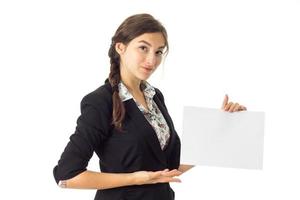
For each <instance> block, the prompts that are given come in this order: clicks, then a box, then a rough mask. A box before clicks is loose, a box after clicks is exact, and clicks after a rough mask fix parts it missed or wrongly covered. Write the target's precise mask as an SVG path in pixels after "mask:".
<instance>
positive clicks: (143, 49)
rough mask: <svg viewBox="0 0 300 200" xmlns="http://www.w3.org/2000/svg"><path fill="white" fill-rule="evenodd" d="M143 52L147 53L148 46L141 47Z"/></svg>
mask: <svg viewBox="0 0 300 200" xmlns="http://www.w3.org/2000/svg"><path fill="white" fill-rule="evenodd" d="M139 48H140V49H141V50H142V51H147V47H146V46H140V47H139Z"/></svg>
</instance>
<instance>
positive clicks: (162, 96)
mask: <svg viewBox="0 0 300 200" xmlns="http://www.w3.org/2000/svg"><path fill="white" fill-rule="evenodd" d="M154 89H155V95H157V96H158V98H159V99H160V100H161V101H163V102H164V101H165V99H164V95H163V94H162V92H161V91H160V90H159V89H158V88H156V87H154Z"/></svg>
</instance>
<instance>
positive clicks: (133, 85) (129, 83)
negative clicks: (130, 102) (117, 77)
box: [120, 67, 141, 94]
mask: <svg viewBox="0 0 300 200" xmlns="http://www.w3.org/2000/svg"><path fill="white" fill-rule="evenodd" d="M120 73H121V80H122V82H123V84H124V85H125V86H126V87H127V89H128V90H129V92H130V93H131V94H137V93H140V92H141V90H140V84H141V80H140V79H137V78H135V77H133V76H131V74H129V73H128V72H127V73H126V72H125V70H122V67H121V70H120Z"/></svg>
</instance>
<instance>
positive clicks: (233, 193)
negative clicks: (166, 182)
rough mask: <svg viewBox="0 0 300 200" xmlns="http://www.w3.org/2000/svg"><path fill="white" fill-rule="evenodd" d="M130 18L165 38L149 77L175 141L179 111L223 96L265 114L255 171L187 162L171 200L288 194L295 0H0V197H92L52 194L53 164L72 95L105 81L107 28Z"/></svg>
mask: <svg viewBox="0 0 300 200" xmlns="http://www.w3.org/2000/svg"><path fill="white" fill-rule="evenodd" d="M141 12H147V13H151V14H152V15H153V16H155V17H156V18H157V19H159V20H160V21H161V22H162V23H163V24H164V25H165V27H166V28H167V30H168V33H169V43H170V53H169V55H168V57H167V58H166V61H165V63H164V65H161V66H160V69H159V70H158V71H157V72H156V73H155V74H154V75H153V77H151V80H149V81H150V83H152V85H154V86H156V87H158V88H160V89H161V91H162V92H163V94H164V96H165V99H166V103H167V106H168V109H169V112H170V114H171V116H172V118H173V121H174V122H175V125H176V128H177V131H178V133H179V135H181V131H182V130H181V128H182V107H183V105H194V106H204V107H211V108H218V107H220V105H221V103H222V101H223V96H224V95H225V93H227V94H229V98H230V99H231V100H232V101H235V102H236V101H237V102H239V103H241V104H244V105H246V106H247V108H248V110H253V111H265V112H266V126H265V146H264V150H265V151H264V168H263V170H242V169H231V168H218V167H203V166H198V167H195V168H193V169H192V170H190V171H189V172H187V173H186V174H184V175H182V176H181V180H182V183H180V184H172V186H173V188H174V190H175V192H176V196H177V198H176V199H177V200H180V199H206V200H210V199H230V200H234V199H245V200H246V199H274V198H275V199H289V200H291V199H299V198H300V194H299V179H300V173H299V169H300V161H299V152H300V145H299V143H300V141H299V138H300V137H299V134H300V131H299V111H300V109H299V107H300V106H299V102H300V97H299V85H300V80H299V72H298V70H297V68H298V67H299V66H300V56H299V55H300V39H299V38H300V37H299V35H300V28H299V27H300V3H299V1H296V0H272V1H271V0H269V1H267V0H252V1H244V0H235V1H234V0H229V1H221V0H220V1H217V0H210V1H189V0H185V1H177V2H175V1H158V0H154V1H153V0H152V1H148V0H147V1H146V0H145V1H141V0H139V1H138V0H122V1H121V0H120V1H112V0H110V1H75V0H72V1H64V0H59V1H58V0H52V1H32V0H31V1H29V0H28V1H13V0H7V1H5V0H4V1H1V2H0V67H1V71H0V92H1V98H0V106H1V107H0V108H1V111H0V113H1V114H0V122H1V124H0V126H1V129H0V134H1V140H0V148H1V151H0V156H1V181H0V184H1V194H0V196H1V197H0V199H49V200H50V199H73V200H76V199H93V197H94V194H95V191H91V190H72V189H65V190H64V189H60V188H58V187H57V186H56V184H55V182H54V178H53V175H52V169H53V167H54V165H55V164H56V163H57V161H58V159H59V156H60V154H61V152H62V151H63V148H64V147H65V145H66V144H67V142H68V138H69V136H70V135H71V134H72V133H73V132H74V130H75V126H76V119H77V117H78V116H79V114H80V109H79V103H80V101H81V99H82V97H83V96H84V95H85V94H87V93H89V92H91V91H92V90H94V89H96V88H97V87H98V86H100V85H101V84H102V83H103V81H104V79H105V78H106V77H107V76H108V72H109V59H108V56H107V51H108V48H109V45H110V40H111V37H112V36H113V34H114V32H115V30H116V28H117V27H118V26H119V24H120V23H121V22H122V21H123V20H124V19H125V18H126V17H128V16H130V15H132V14H136V13H141ZM116 150H118V149H116ZM89 169H91V170H98V164H97V159H96V158H94V157H93V158H92V160H91V161H90V165H89ZM4 196H5V197H4Z"/></svg>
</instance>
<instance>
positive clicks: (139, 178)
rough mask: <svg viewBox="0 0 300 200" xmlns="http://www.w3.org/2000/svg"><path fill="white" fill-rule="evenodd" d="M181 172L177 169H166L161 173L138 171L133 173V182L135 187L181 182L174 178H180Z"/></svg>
mask: <svg viewBox="0 0 300 200" xmlns="http://www.w3.org/2000/svg"><path fill="white" fill-rule="evenodd" d="M181 174H182V172H180V171H178V170H177V169H173V170H171V171H169V170H168V169H165V170H162V171H155V172H152V171H138V172H133V173H132V175H133V181H134V184H135V185H144V184H155V183H168V182H181V181H180V179H178V178H175V177H176V176H180V175H181Z"/></svg>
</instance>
